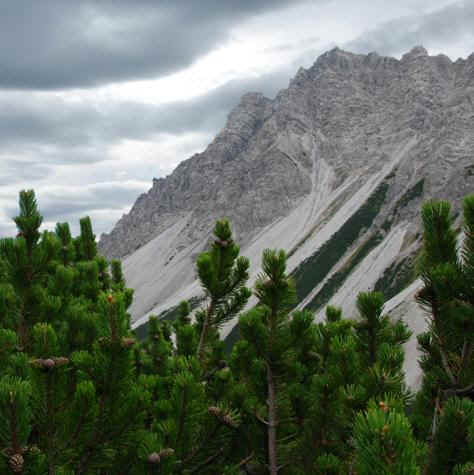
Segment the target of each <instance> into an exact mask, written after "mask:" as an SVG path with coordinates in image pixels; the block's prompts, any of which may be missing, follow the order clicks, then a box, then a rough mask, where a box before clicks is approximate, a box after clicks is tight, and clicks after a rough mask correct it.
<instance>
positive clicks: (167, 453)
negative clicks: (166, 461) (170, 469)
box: [158, 448, 174, 458]
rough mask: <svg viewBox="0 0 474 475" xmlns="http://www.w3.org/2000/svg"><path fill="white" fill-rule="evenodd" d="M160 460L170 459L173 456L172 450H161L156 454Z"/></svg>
mask: <svg viewBox="0 0 474 475" xmlns="http://www.w3.org/2000/svg"><path fill="white" fill-rule="evenodd" d="M158 455H159V456H160V457H161V458H166V457H171V456H172V455H174V449H171V448H170V449H161V450H160V453H159V454H158Z"/></svg>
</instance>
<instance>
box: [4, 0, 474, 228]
mask: <svg viewBox="0 0 474 475" xmlns="http://www.w3.org/2000/svg"><path fill="white" fill-rule="evenodd" d="M4 3H5V5H2V7H1V10H2V11H1V16H0V41H1V44H2V48H0V65H1V68H0V236H2V235H5V234H12V233H13V232H14V226H13V224H12V222H11V220H10V218H11V216H13V215H15V214H16V213H17V211H16V208H17V204H16V201H17V195H18V191H19V190H20V189H23V188H35V189H36V190H37V194H38V198H39V202H40V206H41V209H42V212H43V213H44V215H45V221H46V224H47V225H48V226H54V223H55V221H64V220H65V219H67V220H71V221H72V222H73V223H77V221H78V219H79V217H81V216H83V215H86V214H89V215H91V217H92V218H93V220H94V221H95V223H96V232H97V234H99V233H100V232H102V231H108V230H110V228H111V227H112V226H113V224H114V222H116V220H117V219H119V218H120V216H121V215H122V213H124V212H126V211H127V210H128V209H129V207H130V206H131V205H132V204H133V202H134V201H135V199H136V197H137V196H138V195H139V194H140V193H141V192H143V191H146V190H147V189H148V188H149V187H150V186H151V180H152V178H153V177H158V176H163V175H166V174H168V173H170V172H171V170H172V169H173V168H174V167H175V166H176V165H177V164H178V163H179V162H180V161H181V160H183V159H186V158H188V157H189V156H190V155H192V154H193V153H195V152H198V151H201V150H202V149H203V148H204V147H205V146H206V145H207V143H209V141H210V140H212V138H213V136H214V135H215V134H216V133H217V132H218V131H219V129H220V128H221V127H222V126H223V125H224V123H225V120H226V116H227V114H228V113H229V111H230V110H231V109H232V107H234V106H235V105H236V104H237V103H238V101H239V98H240V97H241V95H242V94H244V93H245V92H248V91H261V92H263V93H264V94H266V95H267V96H269V97H273V96H274V95H275V94H276V93H277V91H278V90H279V89H281V88H284V87H286V86H287V84H288V81H289V79H290V77H291V76H293V75H294V74H295V73H296V71H297V69H298V67H299V66H304V67H308V66H310V65H311V64H312V63H313V62H314V61H315V60H316V57H317V56H318V55H319V54H320V53H322V52H324V51H325V50H326V49H330V48H332V47H333V46H335V45H338V46H341V47H343V48H345V49H348V50H352V51H355V52H361V53H367V52H369V51H374V50H375V51H378V52H379V53H380V54H386V55H395V56H400V55H401V54H402V53H404V52H406V51H407V50H409V49H410V48H411V47H413V46H414V45H415V44H423V45H424V46H425V47H426V48H427V49H428V51H429V52H430V54H438V53H440V52H444V53H446V54H448V55H450V56H451V57H452V58H453V59H456V58H457V57H458V56H464V57H465V56H467V55H469V54H470V53H472V52H473V51H474V34H473V31H472V25H474V2H472V1H462V2H459V1H457V2H453V1H450V0H430V1H428V0H399V1H398V2H396V3H386V2H380V3H377V2H370V1H368V0H367V1H360V2H353V0H320V1H309V0H252V1H251V0H229V1H218V0H201V1H199V2H198V1H195V0H189V1H181V2H179V1H176V0H162V1H160V2H156V1H155V0H101V1H97V0H84V1H81V2H74V1H69V0H42V1H41V2H37V1H34V0H16V1H14V2H4ZM73 228H74V229H76V230H77V225H75V226H74V227H73Z"/></svg>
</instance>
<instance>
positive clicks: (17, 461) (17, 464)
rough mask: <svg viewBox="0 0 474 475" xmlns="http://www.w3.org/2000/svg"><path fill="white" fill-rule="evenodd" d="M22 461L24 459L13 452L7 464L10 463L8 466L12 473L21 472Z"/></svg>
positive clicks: (23, 461)
mask: <svg viewBox="0 0 474 475" xmlns="http://www.w3.org/2000/svg"><path fill="white" fill-rule="evenodd" d="M24 463H25V459H24V458H23V455H21V454H14V455H12V456H11V457H10V458H9V460H8V464H9V465H10V468H11V470H12V472H14V473H21V472H22V471H23V464H24Z"/></svg>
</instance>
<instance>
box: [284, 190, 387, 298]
mask: <svg viewBox="0 0 474 475" xmlns="http://www.w3.org/2000/svg"><path fill="white" fill-rule="evenodd" d="M388 188H389V185H388V183H387V182H386V181H384V182H382V183H381V184H380V185H379V186H378V187H377V188H376V189H375V190H374V191H373V193H372V194H371V195H370V196H369V198H368V199H367V201H366V202H365V203H364V204H363V205H362V206H361V207H360V208H359V209H358V210H357V211H356V212H355V213H354V214H353V215H352V216H351V217H350V218H349V219H348V220H347V221H346V222H345V223H344V224H343V225H342V226H341V228H340V229H339V230H338V231H336V232H335V233H334V234H333V235H332V237H331V238H329V239H328V240H327V241H326V242H325V243H324V244H323V245H322V246H321V247H320V248H319V249H318V250H317V251H316V252H315V253H314V254H313V255H312V256H311V257H309V258H308V259H306V260H305V261H304V262H302V263H301V264H300V265H299V266H298V267H297V269H296V270H295V272H294V273H293V277H294V279H295V281H296V291H297V297H298V301H299V302H301V300H303V299H304V298H305V297H306V296H307V295H308V294H309V293H310V292H311V291H312V290H313V289H314V288H315V287H316V286H317V285H318V284H319V283H320V282H321V281H322V280H323V279H324V278H325V277H326V275H327V274H328V273H329V271H330V270H331V269H332V268H333V266H334V265H335V264H336V262H337V261H338V260H339V259H340V258H341V257H342V256H343V255H344V254H345V253H346V252H347V250H348V249H349V247H350V246H351V245H352V243H353V242H354V241H355V240H356V239H357V238H358V237H359V234H360V232H361V231H362V230H363V229H369V228H370V226H371V225H372V223H373V221H374V219H375V217H376V216H377V215H378V214H379V212H380V209H381V208H382V205H383V203H384V201H385V197H386V195H387V191H388Z"/></svg>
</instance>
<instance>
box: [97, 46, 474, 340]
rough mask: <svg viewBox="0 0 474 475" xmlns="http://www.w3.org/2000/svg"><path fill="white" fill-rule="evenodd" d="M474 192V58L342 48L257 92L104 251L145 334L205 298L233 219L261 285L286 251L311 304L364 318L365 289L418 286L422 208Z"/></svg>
mask: <svg viewBox="0 0 474 475" xmlns="http://www.w3.org/2000/svg"><path fill="white" fill-rule="evenodd" d="M473 190H474V54H472V55H471V56H470V57H469V58H468V59H466V60H462V59H459V60H457V61H456V62H452V61H451V60H450V59H449V58H448V57H447V56H444V55H438V56H429V55H428V54H427V52H426V50H425V49H424V48H422V47H416V48H414V49H412V50H411V51H410V52H409V53H407V54H405V55H404V56H403V57H402V59H401V60H397V59H395V58H389V57H383V56H379V55H378V54H376V53H370V54H368V55H358V54H352V53H349V52H345V51H342V50H340V49H337V48H336V49H333V50H331V51H329V52H327V53H325V54H323V55H322V56H320V57H319V58H318V59H317V61H316V63H315V64H314V65H313V66H312V67H311V68H309V69H300V70H299V71H298V73H297V74H296V76H295V77H294V78H293V79H292V80H291V81H290V84H289V87H288V88H287V89H285V90H282V91H280V92H279V94H278V95H277V96H276V98H275V99H273V100H270V99H268V98H265V97H264V96H263V95H262V94H258V93H249V94H246V95H244V96H243V97H242V99H241V102H240V104H239V105H238V106H237V107H236V108H235V109H234V110H233V111H232V112H231V113H230V114H229V117H228V121H227V124H226V126H225V128H224V129H223V130H222V131H221V132H220V133H219V134H218V135H217V136H216V138H215V139H214V141H213V142H212V143H211V144H210V145H209V146H208V147H207V149H206V150H205V151H204V152H203V153H199V154H196V155H194V156H192V157H191V158H189V159H188V160H185V161H183V162H182V163H181V164H180V165H179V166H178V167H177V168H176V169H175V170H174V172H173V173H172V174H171V175H169V176H168V177H166V178H160V179H155V180H153V186H152V188H151V189H150V190H149V191H148V193H145V194H143V195H141V196H140V197H139V198H138V199H137V201H136V202H135V204H134V206H133V208H132V209H131V211H130V213H128V214H127V215H125V216H123V217H122V219H120V221H119V222H118V223H117V225H116V226H115V228H114V229H113V230H112V232H111V233H110V234H105V235H103V236H102V237H101V240H100V249H101V251H102V252H103V253H104V254H105V255H106V256H108V257H120V258H123V259H124V271H125V275H126V277H127V282H128V285H129V286H131V287H133V288H134V289H135V303H134V304H133V307H132V309H131V310H132V314H133V318H134V321H135V323H136V325H138V324H140V322H143V321H145V320H146V318H147V315H148V314H150V313H158V314H159V313H160V312H162V311H163V310H166V309H169V308H171V307H173V306H174V305H176V304H177V303H178V302H179V300H181V299H182V298H190V297H192V296H198V295H199V286H198V284H197V282H196V280H195V274H194V259H195V257H196V255H197V254H198V253H199V252H201V251H202V250H203V249H204V248H205V246H206V244H207V242H208V240H209V236H210V233H211V230H212V227H213V224H214V222H215V220H216V219H218V218H221V217H224V216H225V217H228V218H229V219H230V220H231V222H232V225H233V229H234V232H235V234H236V240H237V241H238V242H239V243H240V244H241V250H242V254H243V255H246V256H248V257H249V258H250V259H251V261H252V278H255V276H256V274H257V273H258V270H259V269H258V267H259V262H260V256H261V253H262V251H263V249H264V248H266V247H278V248H284V249H285V250H286V251H287V252H288V253H289V255H290V259H289V268H290V269H289V270H290V271H292V272H294V275H295V279H296V281H297V284H298V296H299V301H300V304H299V306H300V308H304V307H308V308H312V309H314V310H315V311H320V310H321V309H322V308H323V307H324V305H325V304H327V303H328V302H330V303H335V304H338V305H341V306H342V307H343V309H344V311H345V313H346V315H348V316H350V315H351V314H353V312H354V300H355V295H356V294H357V292H358V291H360V290H367V289H368V288H374V287H375V288H378V289H381V290H384V291H385V292H386V293H388V295H389V296H392V295H395V294H396V293H397V292H398V291H400V290H401V289H402V288H403V287H404V286H406V285H407V284H409V283H410V280H411V275H412V267H413V259H414V256H415V255H416V252H417V250H418V249H419V245H420V219H419V216H420V205H421V203H422V201H424V200H426V199H428V198H432V197H433V198H443V199H444V198H445V199H449V200H451V201H453V202H457V203H458V204H459V203H460V200H461V198H462V197H463V196H464V195H466V194H467V193H468V192H471V193H472V192H473ZM230 329H231V326H230V327H229V328H228V329H226V330H225V331H226V332H228V331H230Z"/></svg>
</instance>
